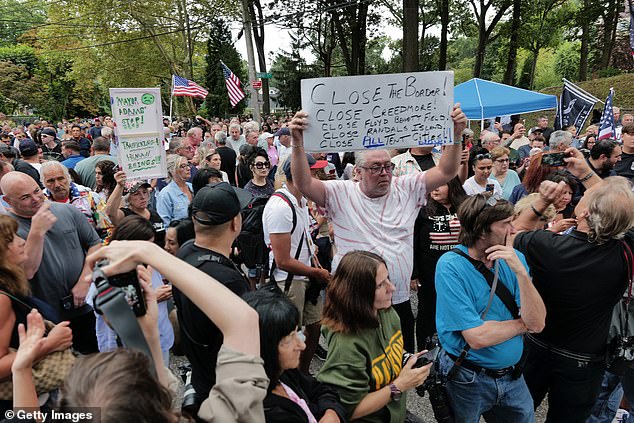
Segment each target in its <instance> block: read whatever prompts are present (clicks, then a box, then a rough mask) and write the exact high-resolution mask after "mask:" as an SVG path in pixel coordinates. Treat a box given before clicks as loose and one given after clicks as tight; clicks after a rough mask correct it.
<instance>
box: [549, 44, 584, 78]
mask: <svg viewBox="0 0 634 423" xmlns="http://www.w3.org/2000/svg"><path fill="white" fill-rule="evenodd" d="M580 47H581V43H579V42H565V43H563V44H562V45H561V46H560V47H559V48H558V49H557V53H556V54H555V70H556V71H557V74H558V75H559V76H561V77H562V78H566V79H568V80H574V79H575V78H577V75H578V74H579V58H580V52H579V48H580ZM546 86H547V85H546Z"/></svg>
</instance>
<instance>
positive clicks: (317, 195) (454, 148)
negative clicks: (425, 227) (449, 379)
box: [290, 105, 467, 352]
mask: <svg viewBox="0 0 634 423" xmlns="http://www.w3.org/2000/svg"><path fill="white" fill-rule="evenodd" d="M451 118H452V119H453V121H454V142H455V145H450V146H447V148H446V149H445V151H444V153H443V155H442V157H441V159H440V162H439V163H438V166H436V167H434V168H432V169H430V170H428V171H426V172H423V173H418V174H413V175H407V176H402V177H392V169H393V168H394V165H393V164H392V162H391V161H390V155H389V154H388V152H387V151H386V150H366V151H363V152H361V154H358V155H357V159H356V168H357V170H358V181H359V182H358V183H356V182H353V181H320V180H318V179H314V178H312V177H311V175H310V168H309V166H308V165H307V164H306V161H305V160H299V158H301V157H303V155H304V148H303V147H304V136H303V130H304V129H305V128H306V126H307V125H308V124H309V119H308V115H307V113H306V112H304V111H300V112H298V113H297V114H296V115H295V117H294V118H293V120H292V122H291V124H290V129H291V137H292V144H291V145H292V147H293V148H292V153H291V157H292V166H291V168H292V173H293V180H294V184H295V186H296V187H297V188H298V189H299V190H300V191H301V192H302V193H303V194H304V195H305V196H306V197H308V198H309V199H311V200H313V201H314V202H315V203H316V204H317V206H319V207H324V208H325V209H326V211H327V213H328V216H329V218H330V219H331V222H332V224H333V227H334V232H335V240H336V245H337V254H336V255H335V257H334V260H333V263H332V266H333V269H335V268H336V266H337V264H338V263H339V261H340V260H341V258H342V257H343V255H345V254H346V253H348V252H349V251H354V250H365V251H371V252H374V253H376V254H379V255H380V256H382V257H383V259H384V260H385V262H386V263H387V264H388V271H389V275H390V279H391V281H392V283H394V285H395V286H396V292H395V293H394V295H393V297H392V304H393V306H394V309H395V310H396V312H397V313H398V314H399V316H400V318H401V328H402V331H403V341H404V344H405V349H406V350H408V351H411V352H414V351H415V348H414V316H413V314H412V308H411V305H410V301H409V296H410V278H411V276H412V268H413V254H414V251H413V241H414V240H413V234H414V221H415V220H416V216H418V210H419V209H420V208H421V207H422V206H423V205H424V204H425V201H426V195H427V192H430V191H432V190H434V189H435V188H437V187H439V186H441V185H444V184H446V183H447V182H449V181H450V180H451V179H452V178H453V177H455V176H456V174H457V173H458V168H459V166H460V157H461V150H462V149H461V142H460V140H461V134H462V130H463V129H464V128H465V126H466V122H467V118H466V117H465V115H464V113H462V110H460V107H459V105H456V106H455V107H454V110H453V112H452V113H451ZM295 158H297V160H296V159H295Z"/></svg>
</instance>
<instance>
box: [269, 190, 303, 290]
mask: <svg viewBox="0 0 634 423" xmlns="http://www.w3.org/2000/svg"><path fill="white" fill-rule="evenodd" d="M271 197H279V198H281V199H282V200H283V201H284V202H286V204H288V207H290V208H291V212H292V213H293V226H292V228H291V236H293V233H294V232H295V228H296V227H297V213H296V212H295V206H294V205H293V203H292V202H291V199H290V198H288V195H286V194H284V193H283V192H282V191H280V190H278V191H275V192H274V193H273V194H272V195H271ZM304 236H305V234H302V237H301V239H300V240H299V246H298V247H297V251H295V260H299V256H300V254H301V252H302V247H303V246H304ZM276 267H277V263H275V256H273V264H272V265H271V271H270V273H269V275H270V276H269V277H270V278H271V277H273V272H274V271H275V269H276ZM294 276H295V275H293V274H292V273H290V272H286V279H285V280H284V294H288V291H289V290H290V289H291V282H292V280H293V277H294Z"/></svg>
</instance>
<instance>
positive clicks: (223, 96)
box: [205, 19, 248, 117]
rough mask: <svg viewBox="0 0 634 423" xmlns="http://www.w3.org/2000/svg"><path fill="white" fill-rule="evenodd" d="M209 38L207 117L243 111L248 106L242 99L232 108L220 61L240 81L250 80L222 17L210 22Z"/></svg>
mask: <svg viewBox="0 0 634 423" xmlns="http://www.w3.org/2000/svg"><path fill="white" fill-rule="evenodd" d="M209 26H210V28H209V40H208V41H207V56H206V62H207V73H206V78H205V82H206V84H207V89H208V90H209V94H208V95H207V99H206V103H205V104H206V106H207V107H206V110H207V114H208V116H207V117H216V116H227V115H228V114H229V112H232V113H242V111H243V110H244V108H245V107H246V104H245V101H244V100H243V101H240V102H239V103H238V104H237V105H236V108H234V109H231V104H230V103H229V94H228V92H227V87H226V85H225V78H224V75H223V73H222V68H221V66H220V62H221V61H222V62H224V63H225V65H227V67H228V68H229V69H231V71H232V72H233V73H234V74H235V75H236V76H238V78H239V79H240V81H248V78H246V76H245V75H246V72H245V71H244V70H243V67H242V59H241V58H240V54H239V53H238V51H237V50H236V48H235V46H234V45H233V41H232V40H231V32H230V31H229V28H228V26H227V24H226V23H225V22H224V21H223V20H222V19H214V20H213V21H212V22H211V23H210V25H209Z"/></svg>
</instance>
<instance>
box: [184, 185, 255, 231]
mask: <svg viewBox="0 0 634 423" xmlns="http://www.w3.org/2000/svg"><path fill="white" fill-rule="evenodd" d="M251 200H253V195H252V194H251V193H250V192H248V191H245V190H243V189H241V188H234V187H232V186H231V185H229V184H228V183H226V182H218V183H215V184H209V185H207V186H206V187H204V188H201V189H200V191H198V193H196V196H195V197H194V200H193V201H192V218H193V219H194V220H195V221H197V222H198V223H200V224H201V225H221V224H223V223H226V222H228V221H230V220H231V219H233V218H234V217H236V216H237V215H238V213H240V211H241V210H242V209H244V208H245V207H246V206H248V205H249V204H250V203H251Z"/></svg>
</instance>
